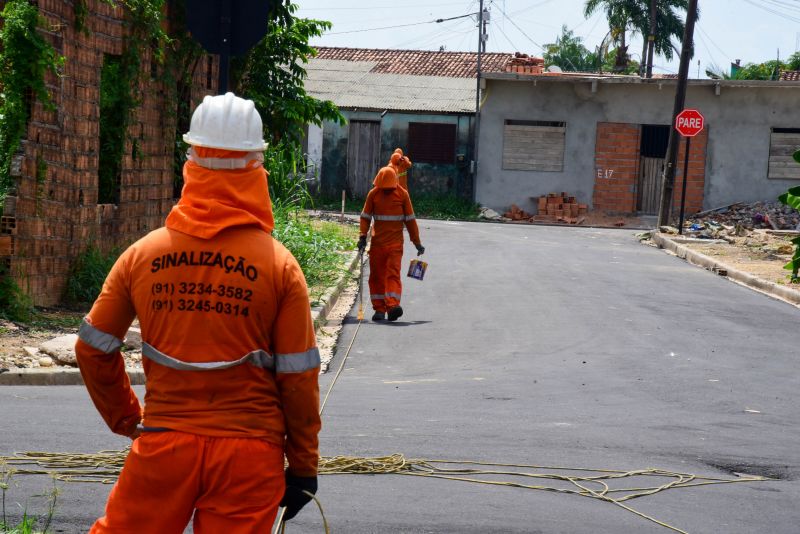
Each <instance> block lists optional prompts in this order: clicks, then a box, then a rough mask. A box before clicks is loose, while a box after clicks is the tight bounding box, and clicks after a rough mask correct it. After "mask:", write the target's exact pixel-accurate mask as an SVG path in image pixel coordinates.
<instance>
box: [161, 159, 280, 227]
mask: <svg viewBox="0 0 800 534" xmlns="http://www.w3.org/2000/svg"><path fill="white" fill-rule="evenodd" d="M200 152H202V153H198V155H200V156H201V157H213V158H226V157H227V158H241V157H244V156H245V154H246V153H245V152H235V151H230V150H218V149H208V148H206V149H202V150H201V151H200ZM268 176H269V174H268V173H267V171H266V170H265V169H264V168H263V167H260V166H258V167H255V168H245V169H233V170H221V169H206V168H204V167H201V166H200V165H197V164H196V163H194V162H192V161H187V162H186V163H185V164H184V166H183V180H184V185H183V192H182V194H181V199H180V201H179V202H178V204H176V205H175V206H174V207H173V208H172V211H171V212H170V214H169V215H168V216H167V221H166V226H167V228H170V229H172V230H177V231H179V232H182V233H184V234H189V235H191V236H195V237H199V238H202V239H211V238H212V237H214V236H216V235H217V234H218V233H220V232H221V231H223V230H225V229H227V228H232V227H237V226H238V227H241V226H256V227H259V228H261V229H262V230H264V231H265V232H267V233H270V232H272V229H273V228H274V227H275V220H274V218H273V214H272V201H271V200H270V197H269V186H268V183H267V177H268Z"/></svg>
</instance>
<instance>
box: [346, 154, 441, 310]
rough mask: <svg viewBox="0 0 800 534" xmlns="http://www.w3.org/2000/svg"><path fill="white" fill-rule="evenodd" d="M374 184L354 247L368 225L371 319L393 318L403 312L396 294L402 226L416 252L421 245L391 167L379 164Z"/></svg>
mask: <svg viewBox="0 0 800 534" xmlns="http://www.w3.org/2000/svg"><path fill="white" fill-rule="evenodd" d="M374 184H375V186H374V187H373V188H372V189H371V190H370V192H369V193H368V194H367V200H366V201H365V202H364V208H363V209H362V210H361V236H360V237H359V240H358V249H359V250H360V251H362V252H363V251H364V249H366V247H367V232H368V231H369V228H370V223H371V222H372V220H374V221H375V222H374V224H373V225H372V245H371V246H370V251H369V293H370V300H371V301H372V308H373V309H374V310H375V313H374V314H373V316H372V320H373V321H383V320H384V319H387V318H388V319H389V320H390V321H396V320H397V319H398V318H399V317H400V316H401V315H403V308H402V307H401V306H400V297H401V296H402V292H403V284H402V282H401V281H400V264H401V262H402V261H403V226H404V225H405V227H406V228H407V229H408V235H409V236H410V238H411V242H412V243H414V246H415V247H417V254H423V253H424V252H425V247H423V246H422V243H421V242H420V239H419V228H418V227H417V221H416V218H415V217H414V208H413V206H412V205H411V198H410V197H409V196H408V192H407V191H406V190H405V189H403V188H402V187H400V184H399V182H398V180H397V173H396V172H395V170H394V169H393V168H392V167H389V166H387V167H383V168H382V169H381V170H380V171H378V175H377V176H376V177H375V181H374Z"/></svg>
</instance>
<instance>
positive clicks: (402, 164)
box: [389, 148, 411, 192]
mask: <svg viewBox="0 0 800 534" xmlns="http://www.w3.org/2000/svg"><path fill="white" fill-rule="evenodd" d="M389 166H390V167H391V168H393V169H394V171H395V172H396V173H397V181H398V182H399V183H400V187H402V188H403V189H405V190H406V192H408V170H409V169H410V168H411V160H410V159H408V156H405V155H403V149H401V148H395V149H394V152H393V153H392V156H391V157H390V158H389Z"/></svg>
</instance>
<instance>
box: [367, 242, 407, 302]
mask: <svg viewBox="0 0 800 534" xmlns="http://www.w3.org/2000/svg"><path fill="white" fill-rule="evenodd" d="M402 262H403V245H402V243H401V244H400V245H392V246H390V247H375V246H373V247H370V249H369V298H370V300H372V308H373V309H374V310H375V311H377V312H387V311H389V310H390V309H392V308H394V307H395V306H399V305H400V297H401V296H402V294H403V284H402V282H401V281H400V267H401V265H400V264H401V263H402Z"/></svg>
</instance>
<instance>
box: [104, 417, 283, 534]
mask: <svg viewBox="0 0 800 534" xmlns="http://www.w3.org/2000/svg"><path fill="white" fill-rule="evenodd" d="M284 487H285V480H284V474H283V450H282V448H281V447H279V446H277V445H274V444H272V443H269V442H267V441H264V440H263V439H258V438H214V437H208V436H198V435H196V434H187V433H183V432H145V433H143V434H142V436H141V437H140V438H138V439H136V440H135V441H134V442H133V446H132V447H131V452H130V453H129V454H128V457H127V458H126V460H125V466H124V467H123V468H122V473H121V474H120V477H119V480H117V483H116V484H115V485H114V488H113V489H112V490H111V495H110V496H109V497H108V503H107V504H106V515H105V516H104V517H101V518H100V519H98V520H97V522H95V524H94V526H92V529H91V530H90V533H92V534H94V533H106V532H113V533H115V534H123V533H124V534H128V533H130V534H133V533H137V534H142V533H145V532H148V533H149V532H153V533H155V532H158V533H159V534H172V533H175V534H181V533H182V532H183V531H184V529H185V528H186V525H188V524H189V520H190V519H191V518H192V513H194V520H193V527H194V532H196V533H199V534H203V533H208V534H210V533H220V532H223V533H224V532H228V533H236V534H244V533H256V532H257V533H259V534H263V533H265V532H270V531H271V529H272V524H273V522H274V521H275V516H276V514H277V511H278V504H279V503H280V500H281V498H282V497H283V492H284Z"/></svg>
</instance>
